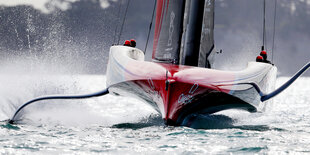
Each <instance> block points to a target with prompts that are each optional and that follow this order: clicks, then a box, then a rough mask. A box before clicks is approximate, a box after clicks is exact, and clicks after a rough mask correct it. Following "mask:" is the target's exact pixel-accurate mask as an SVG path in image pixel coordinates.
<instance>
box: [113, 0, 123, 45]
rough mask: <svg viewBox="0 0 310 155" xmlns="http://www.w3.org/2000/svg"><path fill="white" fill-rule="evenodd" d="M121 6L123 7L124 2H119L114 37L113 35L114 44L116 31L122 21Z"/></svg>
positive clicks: (114, 42)
mask: <svg viewBox="0 0 310 155" xmlns="http://www.w3.org/2000/svg"><path fill="white" fill-rule="evenodd" d="M121 8H122V2H121V1H120V2H119V6H118V13H117V24H116V26H115V31H114V37H113V45H115V44H116V39H117V38H116V33H117V29H118V24H119V23H118V22H119V21H120V16H119V15H120V13H121Z"/></svg>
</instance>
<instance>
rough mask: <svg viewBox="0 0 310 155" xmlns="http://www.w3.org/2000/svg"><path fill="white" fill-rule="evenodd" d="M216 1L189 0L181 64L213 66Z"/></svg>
mask: <svg viewBox="0 0 310 155" xmlns="http://www.w3.org/2000/svg"><path fill="white" fill-rule="evenodd" d="M214 3H215V1H214V0H187V2H186V6H185V8H186V9H185V10H186V12H185V13H186V16H185V19H184V25H186V26H184V27H185V28H184V30H183V42H182V46H181V47H184V48H182V49H181V55H180V59H181V63H180V64H182V65H190V66H199V67H207V68H211V63H212V56H213V54H212V51H213V49H214Z"/></svg>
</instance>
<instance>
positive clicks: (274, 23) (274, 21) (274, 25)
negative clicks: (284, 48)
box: [271, 0, 277, 62]
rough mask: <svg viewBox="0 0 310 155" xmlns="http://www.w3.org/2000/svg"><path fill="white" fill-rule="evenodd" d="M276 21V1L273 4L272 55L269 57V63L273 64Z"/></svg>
mask: <svg viewBox="0 0 310 155" xmlns="http://www.w3.org/2000/svg"><path fill="white" fill-rule="evenodd" d="M276 19H277V0H275V2H274V17H273V34H272V55H271V62H273V55H274V46H275V45H274V40H275V36H276Z"/></svg>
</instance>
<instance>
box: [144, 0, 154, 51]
mask: <svg viewBox="0 0 310 155" xmlns="http://www.w3.org/2000/svg"><path fill="white" fill-rule="evenodd" d="M155 9H156V0H154V8H153V14H152V19H151V22H150V27H149V32H148V34H147V39H146V44H145V49H144V53H146V49H147V45H148V43H149V39H150V33H151V30H152V25H153V19H154V14H155Z"/></svg>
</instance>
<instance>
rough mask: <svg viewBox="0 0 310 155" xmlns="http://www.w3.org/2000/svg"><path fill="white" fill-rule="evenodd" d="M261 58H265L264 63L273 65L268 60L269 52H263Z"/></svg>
mask: <svg viewBox="0 0 310 155" xmlns="http://www.w3.org/2000/svg"><path fill="white" fill-rule="evenodd" d="M260 56H262V57H263V62H265V63H269V64H272V63H271V62H270V61H269V60H267V52H266V51H261V52H260Z"/></svg>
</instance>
